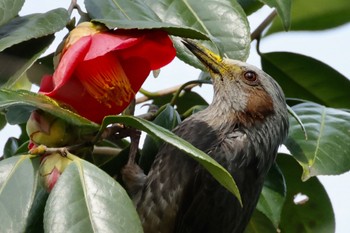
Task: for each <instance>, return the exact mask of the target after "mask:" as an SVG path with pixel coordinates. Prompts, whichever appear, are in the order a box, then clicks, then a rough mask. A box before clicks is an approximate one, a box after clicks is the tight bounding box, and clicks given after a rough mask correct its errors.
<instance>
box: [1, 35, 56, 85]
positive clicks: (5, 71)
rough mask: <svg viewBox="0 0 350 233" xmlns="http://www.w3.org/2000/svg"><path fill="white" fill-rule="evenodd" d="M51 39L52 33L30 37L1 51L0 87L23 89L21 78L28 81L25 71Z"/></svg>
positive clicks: (52, 37) (44, 49) (43, 50)
mask: <svg viewBox="0 0 350 233" xmlns="http://www.w3.org/2000/svg"><path fill="white" fill-rule="evenodd" d="M53 39H54V36H53V35H49V36H45V37H41V38H38V39H31V40H29V41H25V42H22V43H20V44H16V45H14V46H12V47H10V48H7V49H5V50H4V51H2V52H1V53H0V62H1V64H2V65H1V66H0V85H2V88H11V89H24V88H23V85H20V82H21V79H22V81H23V79H24V81H27V82H28V83H29V81H28V80H27V78H26V76H25V72H26V71H27V69H29V67H30V66H32V65H33V63H34V62H35V61H36V60H37V59H38V58H39V56H40V55H41V54H42V53H44V52H45V51H46V49H47V48H48V47H49V45H50V44H51V43H52V41H53ZM30 86H31V85H30ZM30 86H29V88H30ZM29 88H28V89H29Z"/></svg>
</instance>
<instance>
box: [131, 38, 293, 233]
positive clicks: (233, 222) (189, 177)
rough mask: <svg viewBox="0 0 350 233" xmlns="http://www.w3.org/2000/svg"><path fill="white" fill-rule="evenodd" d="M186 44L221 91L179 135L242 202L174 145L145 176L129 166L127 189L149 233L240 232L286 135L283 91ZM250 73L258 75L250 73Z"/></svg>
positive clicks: (164, 150) (257, 72)
mask: <svg viewBox="0 0 350 233" xmlns="http://www.w3.org/2000/svg"><path fill="white" fill-rule="evenodd" d="M186 43H187V45H186V46H187V47H189V48H190V50H191V51H192V52H194V54H195V55H196V56H197V57H199V59H200V60H201V61H202V62H203V63H204V64H205V65H207V67H208V69H209V70H210V72H211V75H212V77H213V76H214V77H213V85H214V91H215V93H214V99H213V102H212V104H211V105H209V107H208V108H207V109H205V110H203V111H201V112H198V113H196V114H194V115H192V116H191V117H189V118H187V119H186V120H184V121H183V122H182V123H181V124H180V125H178V127H177V128H175V130H174V133H175V134H177V135H178V136H180V137H182V138H183V139H185V140H187V141H189V142H190V143H191V144H193V145H194V146H195V147H197V148H198V149H201V150H203V151H204V152H205V153H207V154H208V155H210V156H211V157H212V158H214V159H215V160H216V161H217V162H219V163H220V164H221V165H222V166H223V167H224V168H226V169H227V170H228V171H229V173H230V174H231V175H232V177H233V178H234V180H235V181H236V183H237V186H238V188H239V191H240V193H241V197H242V203H243V207H242V206H241V205H240V203H239V202H238V200H237V198H236V197H235V196H234V195H233V194H232V193H230V192H229V191H227V190H226V189H225V188H224V187H222V186H221V185H220V184H219V183H218V182H217V181H216V180H215V179H214V178H213V177H212V176H211V175H210V174H209V173H208V172H207V171H206V170H205V169H204V168H203V167H202V166H201V165H200V164H198V163H197V162H196V161H194V160H193V159H191V158H190V157H189V156H187V155H186V154H185V153H184V152H182V151H180V150H179V149H177V148H175V147H174V146H171V145H169V144H166V145H164V146H163V147H162V148H161V149H160V150H159V152H158V154H157V156H156V159H155V161H154V163H153V165H152V167H151V170H150V172H149V173H148V174H147V176H146V175H144V174H142V173H141V171H140V170H139V169H135V167H133V166H129V167H126V168H125V169H124V176H125V177H126V180H129V181H132V182H129V184H128V186H129V188H130V190H132V191H131V195H132V198H133V200H134V203H135V205H136V208H137V211H138V213H139V216H140V219H141V221H142V224H143V228H144V231H145V233H180V232H181V233H185V232H186V233H197V232H202V233H217V232H220V233H241V232H243V231H244V229H245V228H246V225H247V224H248V222H249V220H250V217H251V215H252V213H253V211H254V209H255V206H256V203H257V201H258V198H259V195H260V192H261V189H262V186H263V182H264V178H265V175H266V173H267V172H268V170H269V168H270V167H271V165H272V163H273V162H274V160H275V156H276V154H277V150H278V147H279V145H280V144H281V143H282V142H283V140H284V138H285V137H286V135H287V130H288V117H287V110H286V106H285V100H284V96H283V93H282V91H281V89H280V87H279V86H278V85H277V84H276V83H275V82H274V81H273V80H272V78H270V77H269V76H266V75H264V77H260V76H261V75H260V72H262V71H260V70H258V69H257V68H255V67H252V66H249V65H247V64H246V63H242V62H237V61H232V60H226V61H225V60H224V61H223V64H224V65H222V66H220V65H217V64H214V65H215V66H214V65H213V64H211V63H210V61H209V60H210V59H212V60H214V61H216V59H217V60H218V61H219V60H220V59H219V58H217V57H216V56H215V55H213V54H211V53H210V52H207V51H203V50H201V49H202V48H201V47H196V46H197V45H195V44H191V43H189V42H186ZM191 46H192V47H191ZM193 46H194V47H193ZM201 53H202V54H201ZM220 61H221V60H220ZM231 65H232V66H233V67H236V68H234V69H229V68H230V66H231ZM237 67H239V69H238V68H237ZM247 72H253V73H252V74H253V75H256V76H254V77H250V76H251V74H248V75H247V76H249V77H245V76H246V74H247ZM223 75H226V76H230V77H226V76H225V77H224V76H223ZM238 76H239V77H238ZM250 78H252V79H250ZM273 91H275V92H276V93H272V92H273ZM135 166H137V165H135ZM135 171H138V172H135Z"/></svg>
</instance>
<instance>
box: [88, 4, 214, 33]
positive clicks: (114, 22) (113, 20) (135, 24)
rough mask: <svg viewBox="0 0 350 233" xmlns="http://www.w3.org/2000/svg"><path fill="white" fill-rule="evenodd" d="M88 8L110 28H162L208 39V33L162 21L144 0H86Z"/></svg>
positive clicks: (90, 13) (97, 19)
mask: <svg viewBox="0 0 350 233" xmlns="http://www.w3.org/2000/svg"><path fill="white" fill-rule="evenodd" d="M85 6H86V9H87V11H88V13H89V15H90V17H92V18H93V19H94V21H97V22H100V23H103V24H105V25H106V26H107V27H108V28H110V29H114V28H126V29H131V28H138V29H154V28H161V29H163V30H165V31H167V32H168V33H169V34H172V35H176V36H181V37H190V38H195V39H208V37H207V35H205V34H204V33H201V32H200V31H198V30H195V29H192V28H190V27H186V26H185V25H174V24H173V23H171V22H162V20H160V18H159V17H158V16H157V15H156V14H155V13H154V12H153V11H152V9H151V8H150V7H149V6H148V5H146V4H145V2H144V1H141V0H136V1H124V0H114V1H112V0H100V1H94V0H85Z"/></svg>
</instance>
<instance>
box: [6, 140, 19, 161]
mask: <svg viewBox="0 0 350 233" xmlns="http://www.w3.org/2000/svg"><path fill="white" fill-rule="evenodd" d="M18 146H19V145H18V139H17V138H14V137H10V138H8V139H7V141H6V143H5V146H4V154H3V156H4V158H10V157H12V156H14V155H15V154H16V151H17V149H18Z"/></svg>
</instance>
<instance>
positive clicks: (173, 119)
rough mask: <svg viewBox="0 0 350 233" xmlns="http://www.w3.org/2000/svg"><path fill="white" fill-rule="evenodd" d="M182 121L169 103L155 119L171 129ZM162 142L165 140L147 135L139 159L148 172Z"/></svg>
mask: <svg viewBox="0 0 350 233" xmlns="http://www.w3.org/2000/svg"><path fill="white" fill-rule="evenodd" d="M180 122H181V118H180V115H179V113H178V112H177V111H176V110H175V109H174V108H173V107H172V106H171V105H169V104H167V105H165V108H164V109H163V110H162V111H161V112H160V113H159V114H158V116H157V117H156V118H155V119H154V120H153V123H154V124H156V125H159V126H161V127H163V128H165V129H167V130H170V131H171V130H172V129H174V128H175V127H176V126H177V125H178V124H179V123H180ZM162 144H163V140H161V139H160V138H154V137H151V136H149V135H147V136H146V138H145V141H144V143H143V147H142V156H141V157H140V161H139V165H140V166H141V168H142V169H143V171H144V172H145V173H146V174H147V173H148V171H149V169H150V167H151V165H152V163H153V160H154V158H155V156H156V154H157V152H158V150H159V147H160V146H161V145H162Z"/></svg>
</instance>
